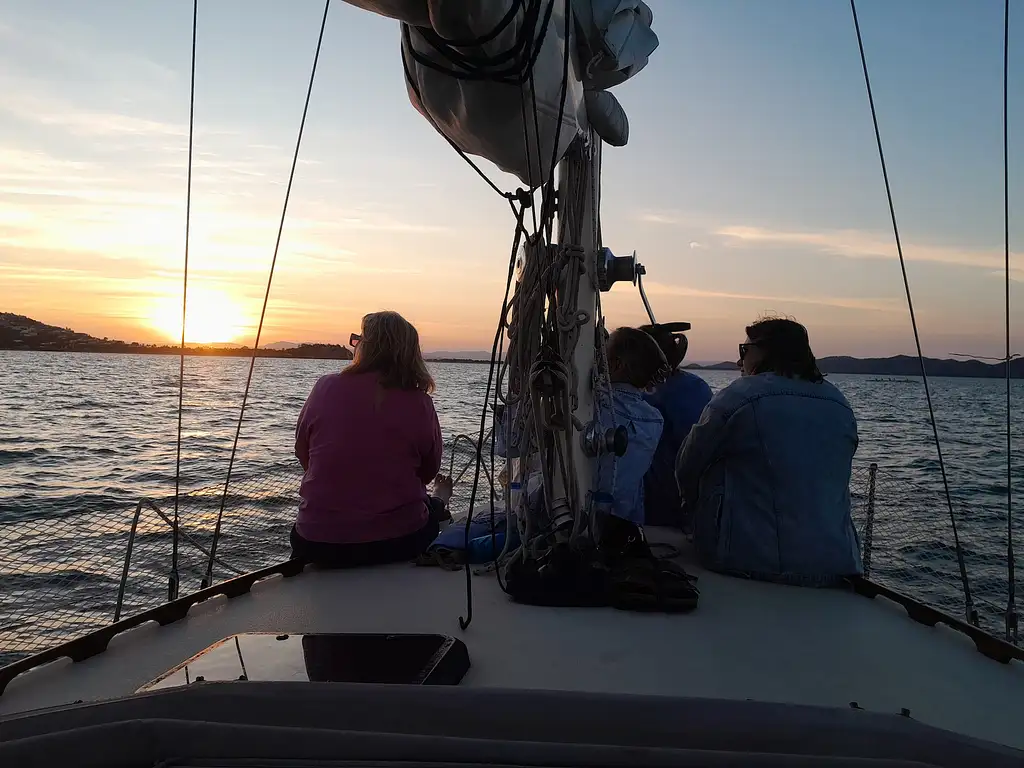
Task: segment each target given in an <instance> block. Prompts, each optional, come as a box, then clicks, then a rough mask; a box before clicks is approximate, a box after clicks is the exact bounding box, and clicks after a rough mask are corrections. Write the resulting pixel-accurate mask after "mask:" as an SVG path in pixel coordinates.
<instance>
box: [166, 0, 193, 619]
mask: <svg viewBox="0 0 1024 768" xmlns="http://www.w3.org/2000/svg"><path fill="white" fill-rule="evenodd" d="M198 19H199V0H193V2H192V75H191V78H190V81H189V97H188V170H187V171H186V177H185V178H186V181H185V268H184V271H183V275H182V287H181V348H180V350H179V353H178V439H177V447H176V448H175V452H174V525H173V528H172V531H171V574H170V577H169V579H168V590H167V591H168V599H169V600H174V599H176V598H177V597H178V496H179V494H180V493H181V417H182V411H183V410H184V403H185V317H186V315H185V311H186V309H187V306H188V245H189V239H190V238H189V233H190V228H191V223H192V146H193V138H194V133H195V131H194V127H195V111H196V28H197V22H198Z"/></svg>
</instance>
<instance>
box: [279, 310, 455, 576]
mask: <svg viewBox="0 0 1024 768" xmlns="http://www.w3.org/2000/svg"><path fill="white" fill-rule="evenodd" d="M353 343H354V344H355V348H356V351H355V359H354V361H353V362H352V363H351V364H350V365H349V366H348V367H347V368H345V369H344V370H342V371H341V372H340V373H332V374H328V375H327V376H323V377H321V378H320V379H319V380H318V381H317V383H316V384H315V385H314V386H313V391H312V392H310V393H309V397H308V398H307V399H306V404H305V405H304V406H303V407H302V412H301V413H300V414H299V423H298V426H297V427H296V429H295V455H296V456H297V457H298V459H299V461H300V462H301V464H302V468H303V469H304V470H305V474H304V475H303V477H302V486H301V488H300V491H299V495H300V496H301V501H300V503H299V514H298V519H297V520H296V521H295V526H294V527H293V528H292V534H291V544H292V557H293V558H294V559H298V560H303V561H306V562H313V563H317V564H320V565H324V566H329V567H349V566H357V565H369V564H372V563H386V562H395V561H399V560H410V559H412V558H414V557H416V556H417V555H418V554H420V553H421V552H423V551H424V550H425V549H426V548H427V546H429V545H430V543H431V542H432V541H433V540H434V537H436V536H437V534H438V531H439V524H440V522H441V521H442V520H444V519H448V518H449V515H448V513H447V509H446V507H447V502H448V499H449V498H450V497H451V490H452V487H451V480H450V478H446V477H443V476H440V475H438V474H437V473H438V470H439V469H440V467H441V449H442V441H441V427H440V425H439V424H438V421H437V413H436V412H435V411H434V403H433V401H432V400H431V399H430V393H432V392H433V391H434V380H433V379H432V378H431V376H430V373H429V372H428V371H427V366H426V364H425V363H424V362H423V355H422V353H421V352H420V342H419V334H418V333H417V332H416V329H415V328H414V327H413V326H412V324H411V323H409V322H408V321H407V320H406V319H405V318H403V317H402V316H401V315H399V314H398V313H397V312H375V313H373V314H370V315H367V316H366V317H364V318H363V327H362V334H361V335H360V336H354V337H353ZM428 483H433V484H434V491H433V493H434V495H433V496H431V495H428V493H427V489H426V486H427V484H428Z"/></svg>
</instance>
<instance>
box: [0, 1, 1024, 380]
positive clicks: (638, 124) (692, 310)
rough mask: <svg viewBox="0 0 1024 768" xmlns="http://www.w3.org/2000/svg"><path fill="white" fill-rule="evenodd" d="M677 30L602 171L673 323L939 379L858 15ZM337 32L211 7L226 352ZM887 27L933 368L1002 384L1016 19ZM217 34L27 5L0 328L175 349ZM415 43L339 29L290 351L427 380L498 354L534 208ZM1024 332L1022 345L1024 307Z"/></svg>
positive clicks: (284, 298)
mask: <svg viewBox="0 0 1024 768" xmlns="http://www.w3.org/2000/svg"><path fill="white" fill-rule="evenodd" d="M650 4H651V6H652V8H653V9H654V12H655V24H654V27H655V31H656V32H657V33H658V35H659V37H660V39H661V46H660V47H659V49H658V50H657V51H656V52H655V54H654V55H653V57H652V59H651V63H650V65H649V66H648V67H647V68H646V69H645V70H644V71H643V72H641V73H640V74H639V75H638V76H637V77H636V78H634V79H633V80H631V81H630V82H627V83H625V84H624V85H622V86H620V87H619V88H616V89H615V93H616V95H617V96H618V97H619V99H620V100H621V102H622V103H623V105H624V107H625V108H626V111H627V113H628V115H629V118H630V123H631V135H630V143H629V144H628V146H626V147H625V148H622V149H609V150H608V151H606V152H605V172H604V193H603V194H604V200H603V214H602V215H603V225H604V226H603V229H604V236H605V244H606V245H608V246H610V247H611V248H613V249H614V250H616V251H621V252H628V251H630V250H633V249H636V250H637V251H638V255H639V257H640V259H641V260H642V261H643V262H644V263H645V264H646V265H647V266H648V273H649V283H650V294H651V300H652V303H653V304H654V306H655V309H656V311H657V312H658V314H659V318H664V319H687V320H690V321H691V322H693V324H694V331H693V333H692V334H691V349H692V352H691V357H693V358H694V359H701V360H703V359H717V358H722V357H729V356H731V355H733V354H734V349H735V343H736V341H738V340H741V337H742V335H743V331H742V328H743V326H744V325H745V324H747V323H748V322H749V321H750V320H752V319H754V318H755V317H756V316H757V315H759V314H761V313H763V312H766V311H773V312H782V313H787V314H791V315H793V316H795V317H796V318H797V319H800V320H802V321H804V322H805V323H806V324H807V325H808V326H809V328H810V331H811V338H812V342H813V344H814V347H815V350H816V352H817V353H818V354H819V355H826V354H844V353H845V354H856V355H861V356H865V355H888V354H897V353H909V352H912V350H913V347H912V341H911V336H910V333H909V328H910V325H909V320H908V317H907V311H906V305H905V299H904V297H903V288H902V283H901V281H900V273H899V267H898V263H897V261H896V258H895V248H894V247H893V243H892V235H891V230H890V227H889V215H888V209H887V207H886V202H885V194H884V188H883V186H882V180H881V175H880V172H879V166H878V159H877V154H876V151H875V146H874V138H873V134H872V129H871V120H870V113H869V111H868V105H867V99H866V95H865V92H864V86H863V81H862V77H861V73H860V63H859V58H858V54H857V47H856V38H855V36H854V31H853V25H852V21H851V18H850V11H849V5H848V3H845V2H842V1H841V0H788V1H774V2H759V1H757V0H717V1H715V2H711V1H710V0H709V1H708V2H689V1H685V0H661V2H657V0H655V1H654V2H651V3H650ZM1016 5H1017V7H1016V8H1012V9H1011V13H1012V14H1015V15H1013V16H1012V17H1011V41H1010V50H1011V54H1012V58H1011V72H1010V83H1011V91H1010V92H1011V111H1010V127H1011V137H1010V144H1011V157H1010V161H1011V169H1010V178H1011V238H1013V241H1012V244H1013V245H1014V246H1015V248H1016V251H1017V252H1018V253H1017V254H1016V255H1015V256H1014V259H1015V261H1016V263H1017V267H1016V269H1015V271H1014V275H1013V277H1014V279H1015V283H1014V287H1013V290H1014V293H1013V296H1014V300H1015V301H1016V297H1018V296H1019V295H1020V291H1019V286H1020V281H1021V280H1024V262H1021V257H1022V256H1024V253H1021V252H1022V251H1024V248H1022V247H1021V245H1020V237H1019V234H1018V233H1019V227H1020V226H1022V225H1024V219H1022V217H1021V215H1020V213H1021V210H1022V206H1024V203H1022V202H1021V201H1022V200H1024V181H1022V178H1024V173H1022V172H1024V152H1021V151H1020V150H1019V149H1017V148H1018V147H1020V146H1021V145H1022V142H1021V136H1022V131H1024V128H1022V127H1021V124H1022V123H1021V118H1022V117H1024V103H1022V102H1024V100H1022V99H1021V98H1020V94H1021V93H1024V88H1022V83H1024V7H1021V6H1020V3H1016ZM322 10H323V5H322V3H321V2H319V1H318V0H316V1H311V0H293V2H289V3H284V2H280V1H278V2H269V1H267V0H259V1H250V2H242V1H241V0H216V2H214V1H213V0H204V1H203V2H201V3H200V17H199V38H198V55H197V72H198V75H197V101H196V153H197V154H196V164H195V179H194V184H195V186H194V198H193V233H194V240H193V251H192V258H193V262H192V269H193V280H194V282H193V283H192V284H193V285H194V286H195V290H196V293H195V296H194V301H193V304H194V306H195V307H196V311H197V312H199V313H201V315H200V316H198V317H197V318H196V323H197V326H206V327H207V328H208V329H209V330H210V331H211V333H214V334H215V335H216V334H220V335H224V334H228V335H231V336H235V337H237V338H239V339H240V340H243V341H244V340H245V335H246V333H250V330H249V329H250V328H251V326H252V321H253V319H254V318H255V317H256V316H257V315H258V311H259V302H260V297H261V294H262V288H263V284H264V282H265V279H266V270H267V267H268V266H269V260H270V255H271V252H272V248H273V239H274V234H275V232H276V227H277V219H278V216H279V215H280V206H281V200H282V196H283V192H284V183H285V181H286V178H287V172H288V165H289V162H290V156H291V149H292V146H293V143H294V137H295V132H296V130H297V127H298V121H299V117H300V113H301V108H302V100H303V97H304V95H305V83H306V78H307V76H308V70H309V66H310V63H311V60H312V54H313V49H314V45H315V42H316V34H317V31H318V27H319V21H320V15H321V13H322ZM858 10H859V12H860V16H861V26H862V30H863V33H864V39H865V46H866V50H867V54H868V63H869V66H870V68H871V73H872V78H873V86H874V89H875V99H876V104H877V106H878V110H879V117H880V122H881V129H882V135H883V141H884V143H885V147H886V152H887V159H888V162H889V171H890V178H891V180H892V183H893V192H894V196H895V202H896V209H897V215H898V218H899V222H900V226H901V232H902V235H903V238H904V246H905V252H906V255H907V257H908V259H909V271H910V278H911V287H912V289H913V291H914V297H915V303H916V304H917V308H918V311H919V320H920V323H921V328H922V336H923V341H924V345H925V352H926V353H927V354H931V355H935V356H945V355H947V354H948V353H950V352H968V353H974V354H977V355H998V354H1001V351H1002V343H1003V342H1002V338H1003V334H1002V322H1003V321H1002V290H1003V288H1002V268H1001V265H1002V176H1001V168H1002V154H1001V147H1002V143H1001V142H1002V138H1001V122H1000V120H1001V118H1000V110H1001V88H1002V83H1001V74H1002V2H1001V1H999V0H976V2H971V3H966V2H946V1H945V0H861V2H860V3H858ZM190 25H191V3H189V2H186V1H185V0H179V2H157V1H156V0H153V1H152V2H150V1H146V0H96V2H90V3H82V2H76V1H75V0H64V1H63V2H59V1H58V0H24V1H23V0H2V1H0V92H2V93H3V94H4V98H3V99H0V309H3V310H13V311H16V312H22V313H24V314H29V315H31V316H33V317H36V318H38V319H41V320H44V321H47V322H53V323H57V324H60V325H72V326H74V327H76V328H78V329H81V330H85V331H88V332H91V333H95V334H98V335H109V336H114V337H119V338H128V339H139V340H149V341H152V340H158V339H162V338H167V337H168V336H173V326H174V323H175V317H176V311H180V310H176V305H177V302H178V301H179V300H180V298H179V295H180V294H179V292H180V270H181V258H182V247H183V227H184V197H185V196H184V190H185V186H184V184H185V159H186V146H187V145H186V141H187V117H188V65H189V42H190V38H189V36H190ZM398 43H399V35H398V28H397V25H396V24H395V23H394V22H391V21H389V20H386V19H382V18H380V17H376V16H374V15H372V14H370V13H367V12H365V11H361V10H358V9H355V8H352V7H350V6H347V5H346V4H344V3H341V2H337V1H335V2H334V3H332V9H331V16H330V20H329V22H328V29H327V34H326V38H325V43H324V51H323V54H322V58H321V63H320V70H319V73H318V76H317V82H316V86H315V89H314V93H313V102H312V106H311V110H310V115H309V120H308V123H307V132H306V137H305V140H304V144H303V150H302V154H301V162H300V165H299V169H298V174H297V177H296V182H295V189H294V192H293V198H292V206H291V209H290V215H289V219H288V222H287V224H286V228H285V234H284V239H283V242H282V251H281V256H280V259H279V262H278V271H277V275H276V277H275V284H274V291H273V293H272V297H271V303H270V308H269V311H268V320H267V328H266V330H265V336H264V338H265V339H266V340H267V341H273V340H276V339H294V340H325V341H344V340H345V339H347V337H348V333H349V332H350V331H352V330H355V327H356V326H357V324H358V318H359V316H361V315H362V314H364V313H365V312H368V311H373V310H375V309H380V308H383V307H393V308H396V309H399V310H400V311H402V312H403V313H405V314H406V315H407V316H409V317H410V319H412V320H414V322H416V323H417V325H418V326H419V327H420V330H421V333H422V335H423V338H424V346H425V347H427V348H428V349H471V348H481V347H485V346H487V343H488V338H489V336H490V335H491V334H492V333H493V331H489V330H488V328H493V323H494V321H495V319H496V315H497V310H498V305H499V302H500V296H501V291H502V288H503V280H504V272H505V269H504V264H505V260H506V258H507V248H508V243H509V240H510V235H511V226H510V221H509V216H508V208H507V204H505V203H504V202H503V201H502V200H500V199H499V198H497V197H496V196H494V195H493V194H492V193H490V192H489V191H488V190H487V189H486V188H485V187H484V186H482V182H481V181H480V180H479V179H478V178H477V177H476V176H475V175H474V174H473V173H472V171H470V170H469V169H468V168H467V167H465V166H464V165H463V163H462V162H461V160H459V159H458V157H457V156H455V155H454V153H453V152H452V151H451V149H450V148H449V147H448V146H447V144H446V143H445V142H444V141H443V139H441V138H440V137H439V136H437V135H436V134H435V133H434V132H433V130H432V129H431V127H430V126H429V125H428V124H427V123H426V122H425V121H424V120H423V119H422V118H421V117H420V116H419V115H418V114H417V113H416V112H415V111H414V110H413V109H412V107H411V106H410V105H409V103H408V100H407V98H406V95H405V88H404V84H403V77H402V69H401V61H400V58H399V55H398ZM494 173H495V176H496V177H497V178H502V177H501V176H500V174H498V173H497V172H496V171H495V172H494ZM502 183H503V184H504V186H506V187H507V188H513V187H514V186H515V184H514V182H513V181H512V180H511V179H509V178H508V177H505V178H503V179H502ZM190 295H191V294H190ZM606 310H607V311H608V313H609V315H610V320H611V322H612V323H613V324H630V323H636V322H640V321H641V320H642V318H643V315H642V307H641V305H640V302H639V300H638V298H637V297H636V295H635V294H634V293H633V292H632V290H631V289H630V288H628V287H626V288H622V287H619V288H616V290H615V291H613V292H612V295H611V296H610V297H609V298H608V300H607V302H606ZM1013 327H1014V333H1017V332H1018V331H1019V332H1024V307H1018V306H1015V309H1014V313H1013ZM228 331H230V333H228ZM211 340H212V339H211Z"/></svg>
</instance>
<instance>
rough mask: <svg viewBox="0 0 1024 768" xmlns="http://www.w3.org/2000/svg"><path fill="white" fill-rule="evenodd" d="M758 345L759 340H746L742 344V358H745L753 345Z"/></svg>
mask: <svg viewBox="0 0 1024 768" xmlns="http://www.w3.org/2000/svg"><path fill="white" fill-rule="evenodd" d="M756 346H757V342H754V341H749V342H746V343H744V344H740V360H741V361H742V360H743V358H745V357H746V356H747V351H748V350H749V349H750V348H751V347H756Z"/></svg>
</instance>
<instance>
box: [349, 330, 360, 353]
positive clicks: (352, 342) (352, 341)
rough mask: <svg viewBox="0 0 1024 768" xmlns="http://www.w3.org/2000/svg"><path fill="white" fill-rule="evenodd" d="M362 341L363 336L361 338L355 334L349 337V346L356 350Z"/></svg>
mask: <svg viewBox="0 0 1024 768" xmlns="http://www.w3.org/2000/svg"><path fill="white" fill-rule="evenodd" d="M362 340H363V337H362V336H360V335H359V334H358V333H353V334H352V335H351V336H349V337H348V345H349V346H350V347H352V349H355V348H356V347H358V346H359V342H361V341H362Z"/></svg>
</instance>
